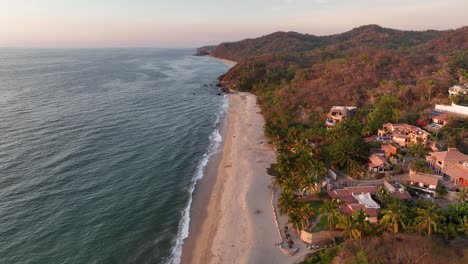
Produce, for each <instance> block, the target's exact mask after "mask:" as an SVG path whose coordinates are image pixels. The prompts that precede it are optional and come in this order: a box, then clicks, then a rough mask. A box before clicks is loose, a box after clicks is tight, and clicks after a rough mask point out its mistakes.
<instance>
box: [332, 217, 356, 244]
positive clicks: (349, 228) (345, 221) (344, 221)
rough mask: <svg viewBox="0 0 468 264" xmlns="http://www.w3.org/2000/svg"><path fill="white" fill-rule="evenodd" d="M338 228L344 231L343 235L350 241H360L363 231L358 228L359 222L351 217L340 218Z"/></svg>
mask: <svg viewBox="0 0 468 264" xmlns="http://www.w3.org/2000/svg"><path fill="white" fill-rule="evenodd" d="M336 228H338V229H341V230H343V231H342V232H341V235H342V236H343V237H345V238H348V239H360V238H361V235H362V234H361V231H360V230H359V228H358V225H357V222H356V221H355V220H354V218H353V217H352V216H350V215H341V216H340V217H339V218H338V223H337V224H336Z"/></svg>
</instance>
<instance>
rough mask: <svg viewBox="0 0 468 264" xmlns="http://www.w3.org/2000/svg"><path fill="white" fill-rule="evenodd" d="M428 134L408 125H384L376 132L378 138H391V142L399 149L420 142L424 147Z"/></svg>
mask: <svg viewBox="0 0 468 264" xmlns="http://www.w3.org/2000/svg"><path fill="white" fill-rule="evenodd" d="M429 136H430V134H429V133H428V132H426V131H424V130H422V129H421V128H419V127H416V126H412V125H408V124H392V123H386V124H384V125H383V127H382V129H379V130H378V137H379V138H391V139H392V141H393V142H395V143H396V144H398V145H399V146H401V147H408V146H409V145H410V144H417V143H418V142H421V143H422V144H423V145H424V147H426V146H427V144H428V143H429Z"/></svg>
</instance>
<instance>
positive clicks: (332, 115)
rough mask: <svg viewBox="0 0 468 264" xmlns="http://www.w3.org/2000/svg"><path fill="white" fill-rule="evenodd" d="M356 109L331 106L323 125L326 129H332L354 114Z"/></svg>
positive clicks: (353, 107)
mask: <svg viewBox="0 0 468 264" xmlns="http://www.w3.org/2000/svg"><path fill="white" fill-rule="evenodd" d="M356 109H357V107H355V106H333V107H332V108H331V109H330V112H329V113H328V115H327V121H326V122H325V125H326V126H327V128H333V127H334V126H335V125H336V124H337V123H339V122H341V121H343V120H345V119H346V118H348V117H350V116H352V115H353V114H355V113H356Z"/></svg>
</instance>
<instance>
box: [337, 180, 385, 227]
mask: <svg viewBox="0 0 468 264" xmlns="http://www.w3.org/2000/svg"><path fill="white" fill-rule="evenodd" d="M376 193H377V187H375V186H357V187H345V188H344V189H335V190H331V191H329V192H328V195H329V196H330V197H331V198H336V199H338V201H339V202H342V203H343V204H342V205H341V206H340V209H341V211H342V212H343V213H344V214H348V215H351V214H354V213H356V212H359V211H360V210H362V211H364V213H365V214H366V215H367V221H369V222H370V223H377V213H378V210H379V209H380V205H379V204H378V203H377V202H376V201H374V199H372V197H371V195H375V194H376Z"/></svg>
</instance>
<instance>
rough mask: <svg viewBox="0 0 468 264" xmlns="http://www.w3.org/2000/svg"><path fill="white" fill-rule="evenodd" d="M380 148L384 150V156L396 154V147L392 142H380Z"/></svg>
mask: <svg viewBox="0 0 468 264" xmlns="http://www.w3.org/2000/svg"><path fill="white" fill-rule="evenodd" d="M380 149H381V150H382V151H383V152H384V154H385V157H387V158H388V157H390V156H395V155H396V154H397V148H396V147H395V146H393V145H392V144H382V146H380Z"/></svg>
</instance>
